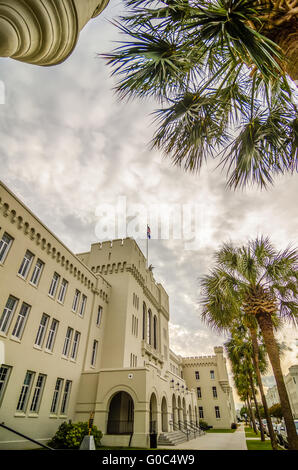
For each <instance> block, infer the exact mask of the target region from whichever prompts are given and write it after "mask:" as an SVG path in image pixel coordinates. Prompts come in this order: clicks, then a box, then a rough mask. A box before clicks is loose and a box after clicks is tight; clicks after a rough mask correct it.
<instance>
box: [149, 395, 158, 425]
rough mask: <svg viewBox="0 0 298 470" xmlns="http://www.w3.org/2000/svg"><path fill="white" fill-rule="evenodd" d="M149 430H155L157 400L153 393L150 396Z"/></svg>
mask: <svg viewBox="0 0 298 470" xmlns="http://www.w3.org/2000/svg"><path fill="white" fill-rule="evenodd" d="M149 427H150V429H149V432H150V433H153V432H154V433H156V432H157V400H156V396H155V393H152V395H151V398H150V417H149Z"/></svg>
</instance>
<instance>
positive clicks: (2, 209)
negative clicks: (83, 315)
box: [0, 197, 109, 303]
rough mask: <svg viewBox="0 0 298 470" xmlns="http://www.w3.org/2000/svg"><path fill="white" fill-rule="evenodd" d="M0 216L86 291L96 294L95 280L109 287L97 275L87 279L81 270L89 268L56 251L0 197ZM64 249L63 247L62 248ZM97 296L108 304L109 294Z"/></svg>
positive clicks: (103, 292)
mask: <svg viewBox="0 0 298 470" xmlns="http://www.w3.org/2000/svg"><path fill="white" fill-rule="evenodd" d="M0 215H2V216H4V217H7V218H8V220H9V222H10V223H11V224H14V225H15V228H16V229H17V230H20V231H21V232H22V233H23V234H24V235H25V236H27V237H28V238H30V240H31V241H33V242H35V243H36V245H37V246H39V248H40V249H41V250H43V251H45V254H46V255H47V256H49V257H51V258H52V259H54V260H55V261H56V263H57V264H60V266H61V267H63V268H64V269H65V270H66V271H69V274H72V276H73V277H74V278H76V279H77V280H79V281H80V282H81V283H82V284H83V285H84V286H85V287H86V288H87V289H88V290H91V291H92V292H93V293H95V294H96V280H97V279H98V280H101V282H102V283H104V284H106V285H107V287H109V284H108V283H107V282H106V280H105V279H103V278H99V276H98V275H96V274H94V273H91V272H90V274H91V275H92V276H94V279H91V277H90V278H89V276H87V275H86V274H85V273H84V272H82V269H83V270H87V271H90V270H89V268H88V267H87V266H86V265H84V264H83V262H82V261H81V260H80V259H79V258H77V257H76V256H75V255H74V254H73V255H72V256H73V260H71V259H70V258H69V259H68V258H67V257H66V256H65V254H64V253H63V251H62V250H60V249H58V248H57V247H56V246H54V245H52V244H51V243H50V242H49V241H48V240H47V239H46V235H44V234H43V233H40V232H41V231H39V230H37V229H36V228H35V227H33V226H32V225H30V224H29V222H27V221H26V220H25V219H24V218H23V216H21V215H18V214H17V211H16V210H15V209H13V208H10V206H9V204H7V203H6V202H4V200H3V197H0ZM63 248H64V247H63ZM76 260H77V261H78V263H82V265H83V266H82V267H81V268H80V267H79V265H75V261H76ZM98 290H99V296H100V297H101V298H102V299H103V300H104V301H105V302H106V303H108V301H109V294H108V293H107V291H105V290H104V289H98Z"/></svg>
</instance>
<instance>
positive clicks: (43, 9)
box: [0, 0, 109, 66]
mask: <svg viewBox="0 0 298 470" xmlns="http://www.w3.org/2000/svg"><path fill="white" fill-rule="evenodd" d="M108 2H109V0H43V1H40V0H3V1H1V2H0V57H11V58H12V59H16V60H20V61H22V62H27V63H30V64H35V65H43V66H49V65H56V64H59V63H61V62H63V61H64V60H65V59H66V58H67V57H68V56H69V55H70V54H71V53H72V51H73V49H74V48H75V46H76V43H77V41H78V37H79V34H80V31H81V30H82V28H83V27H84V26H85V25H86V24H87V23H88V21H89V20H90V19H91V18H94V17H96V16H98V15H99V14H100V13H101V12H102V10H103V9H104V8H105V7H106V6H107V4H108Z"/></svg>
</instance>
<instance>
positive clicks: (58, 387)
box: [51, 378, 63, 413]
mask: <svg viewBox="0 0 298 470" xmlns="http://www.w3.org/2000/svg"><path fill="white" fill-rule="evenodd" d="M62 387H63V379H60V378H58V379H57V381H56V385H55V390H54V395H53V400H52V405H51V413H57V410H58V405H59V400H60V395H61V391H62Z"/></svg>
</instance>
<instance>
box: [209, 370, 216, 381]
mask: <svg viewBox="0 0 298 470" xmlns="http://www.w3.org/2000/svg"><path fill="white" fill-rule="evenodd" d="M210 378H211V379H214V378H215V376H214V370H211V371H210Z"/></svg>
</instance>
